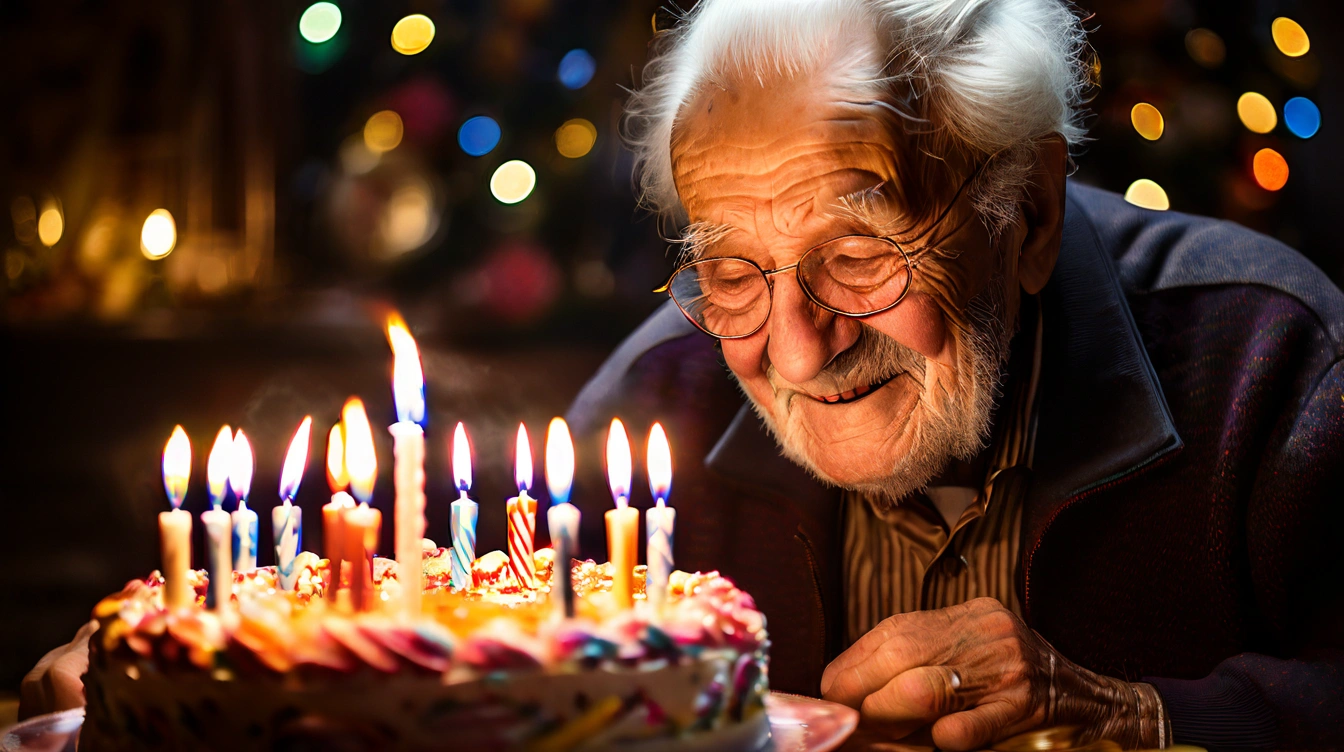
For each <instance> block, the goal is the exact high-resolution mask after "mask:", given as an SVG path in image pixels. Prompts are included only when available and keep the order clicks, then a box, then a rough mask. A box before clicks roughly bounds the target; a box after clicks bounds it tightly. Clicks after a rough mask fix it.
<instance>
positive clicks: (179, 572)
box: [159, 426, 193, 609]
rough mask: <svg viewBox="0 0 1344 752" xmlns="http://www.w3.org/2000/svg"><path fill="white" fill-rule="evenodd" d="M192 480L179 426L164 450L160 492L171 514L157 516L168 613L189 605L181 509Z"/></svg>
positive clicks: (187, 531) (187, 546)
mask: <svg viewBox="0 0 1344 752" xmlns="http://www.w3.org/2000/svg"><path fill="white" fill-rule="evenodd" d="M190 477H191V441H190V440H189V439H188V438H187V432H186V431H184V430H182V426H177V427H175V428H173V435H172V437H171V438H169V439H168V445H167V446H165V447H164V448H163V488H164V490H165V491H166V492H167V494H168V502H169V503H170V504H172V505H173V510H172V511H171V512H160V513H159V547H160V550H161V554H162V557H163V562H162V566H163V605H164V606H165V607H167V608H169V609H178V608H183V607H186V606H188V605H190V604H191V602H192V600H193V599H192V592H191V587H190V586H189V585H188V584H187V570H188V569H190V568H191V515H190V514H189V513H188V512H187V511H186V510H185V509H181V508H180V507H181V506H182V500H183V499H185V498H186V496H187V481H188V480H189V479H190Z"/></svg>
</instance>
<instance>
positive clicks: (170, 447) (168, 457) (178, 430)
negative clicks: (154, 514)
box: [163, 426, 191, 509]
mask: <svg viewBox="0 0 1344 752" xmlns="http://www.w3.org/2000/svg"><path fill="white" fill-rule="evenodd" d="M190 479H191V439H188V438H187V432H186V431H184V430H182V426H174V427H173V435H172V436H170V437H169V438H168V443H167V444H166V445H165V446H164V447H163V490H164V491H166V492H167V493H168V503H169V504H172V505H173V509H178V508H180V507H181V506H182V500H183V499H185V498H187V481H188V480H190Z"/></svg>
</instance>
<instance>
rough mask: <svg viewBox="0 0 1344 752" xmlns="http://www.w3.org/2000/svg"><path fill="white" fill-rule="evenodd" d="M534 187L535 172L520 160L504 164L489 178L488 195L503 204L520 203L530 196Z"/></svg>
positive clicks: (535, 181) (535, 184)
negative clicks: (492, 195)
mask: <svg viewBox="0 0 1344 752" xmlns="http://www.w3.org/2000/svg"><path fill="white" fill-rule="evenodd" d="M536 186H537V173H536V171H535V170H533V169H532V165H530V164H528V163H526V162H524V161H523V160H521V159H513V160H510V161H508V162H505V163H504V164H502V165H500V166H499V169H497V170H495V174H494V175H491V176H490V193H492V194H494V196H495V198H497V199H499V200H500V201H501V202H502V203H505V204H516V203H518V202H519V201H522V200H523V199H525V198H527V197H528V196H530V195H531V194H532V189H533V188H535V187H536Z"/></svg>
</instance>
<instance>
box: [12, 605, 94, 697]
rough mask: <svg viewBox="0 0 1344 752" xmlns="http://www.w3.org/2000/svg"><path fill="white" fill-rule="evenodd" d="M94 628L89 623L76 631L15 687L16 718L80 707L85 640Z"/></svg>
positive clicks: (86, 656)
mask: <svg viewBox="0 0 1344 752" xmlns="http://www.w3.org/2000/svg"><path fill="white" fill-rule="evenodd" d="M97 628H98V622H96V621H90V622H88V623H86V624H85V625H84V626H82V627H80V629H79V631H78V632H76V633H75V638H74V640H72V641H71V642H70V644H68V645H62V646H60V647H58V648H56V649H54V650H52V651H51V652H49V653H47V654H46V655H44V656H42V659H41V660H39V661H38V662H37V665H36V666H34V667H33V670H32V671H29V672H28V674H27V675H26V676H24V677H23V683H22V684H21V685H20V686H19V718H31V717H32V716H35V715H42V714H43V713H51V712H55V711H57V710H67V709H69V708H77V707H80V706H82V705H83V704H84V680H83V679H82V678H81V677H82V676H83V675H84V672H85V671H87V670H88V667H89V648H88V645H89V637H90V636H92V635H93V633H94V631H95V630H96V629H97Z"/></svg>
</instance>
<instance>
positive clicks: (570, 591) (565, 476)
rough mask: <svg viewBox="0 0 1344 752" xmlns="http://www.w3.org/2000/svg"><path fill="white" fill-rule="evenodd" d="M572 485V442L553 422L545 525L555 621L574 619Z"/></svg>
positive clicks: (575, 513) (548, 439)
mask: <svg viewBox="0 0 1344 752" xmlns="http://www.w3.org/2000/svg"><path fill="white" fill-rule="evenodd" d="M573 484H574V442H573V440H572V439H570V436H569V426H568V425H566V424H565V421H564V420H563V419H561V418H553V419H552V420H551V425H550V428H548V429H547V431H546V489H547V490H548V491H550V494H551V508H550V509H548V510H546V522H547V523H548V526H549V528H550V532H551V548H552V549H554V551H555V565H554V566H553V567H552V569H551V609H552V613H553V615H554V618H556V619H566V618H573V617H574V576H573V570H572V568H571V564H570V562H571V561H572V560H573V559H574V558H575V556H577V555H578V552H579V521H580V515H579V508H578V507H576V506H574V505H573V504H571V503H569V492H570V489H571V488H572V487H573Z"/></svg>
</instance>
